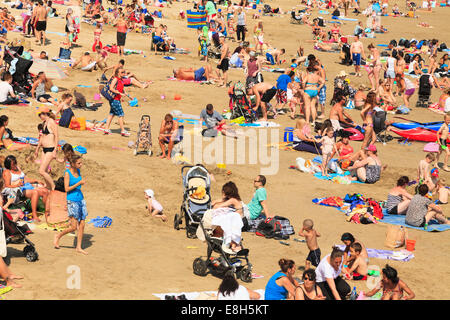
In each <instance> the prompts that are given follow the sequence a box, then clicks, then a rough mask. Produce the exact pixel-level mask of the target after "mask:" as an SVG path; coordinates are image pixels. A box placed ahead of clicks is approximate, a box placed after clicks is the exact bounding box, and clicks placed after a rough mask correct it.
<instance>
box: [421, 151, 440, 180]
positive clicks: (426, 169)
mask: <svg viewBox="0 0 450 320" xmlns="http://www.w3.org/2000/svg"><path fill="white" fill-rule="evenodd" d="M434 161H436V157H435V155H434V154H433V153H431V152H430V153H427V155H426V156H425V159H423V160H420V161H419V168H418V169H417V175H418V181H419V185H421V184H426V185H428V187H429V188H430V189H433V188H434V184H433V181H432V179H431V176H430V164H431V163H432V162H434Z"/></svg>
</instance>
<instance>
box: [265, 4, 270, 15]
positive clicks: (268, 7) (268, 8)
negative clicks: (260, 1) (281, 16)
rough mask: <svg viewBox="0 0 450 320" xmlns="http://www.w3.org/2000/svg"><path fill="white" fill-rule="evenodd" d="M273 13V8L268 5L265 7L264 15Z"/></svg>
mask: <svg viewBox="0 0 450 320" xmlns="http://www.w3.org/2000/svg"><path fill="white" fill-rule="evenodd" d="M271 12H272V8H271V7H270V6H269V5H268V4H265V5H264V13H271Z"/></svg>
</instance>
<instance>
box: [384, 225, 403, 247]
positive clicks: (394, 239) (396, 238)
mask: <svg viewBox="0 0 450 320" xmlns="http://www.w3.org/2000/svg"><path fill="white" fill-rule="evenodd" d="M407 237H408V235H407V231H406V228H405V227H403V226H399V225H389V226H388V228H387V231H386V240H385V241H384V245H385V246H386V247H388V248H392V249H394V248H399V247H403V246H404V245H405V241H406V238H407Z"/></svg>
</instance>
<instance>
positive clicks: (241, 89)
mask: <svg viewBox="0 0 450 320" xmlns="http://www.w3.org/2000/svg"><path fill="white" fill-rule="evenodd" d="M233 93H234V95H235V96H236V97H243V96H245V86H244V84H243V83H242V82H240V81H238V82H236V83H235V84H234V89H233Z"/></svg>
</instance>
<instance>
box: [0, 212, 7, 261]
mask: <svg viewBox="0 0 450 320" xmlns="http://www.w3.org/2000/svg"><path fill="white" fill-rule="evenodd" d="M6 254H7V249H6V235H5V226H4V224H3V214H0V257H3V258H4V257H6Z"/></svg>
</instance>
